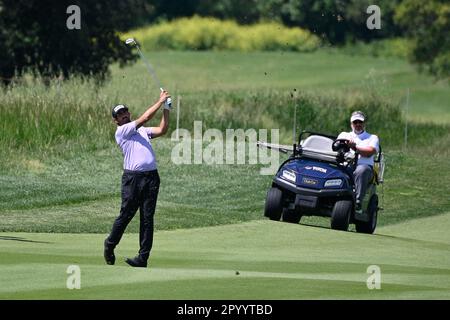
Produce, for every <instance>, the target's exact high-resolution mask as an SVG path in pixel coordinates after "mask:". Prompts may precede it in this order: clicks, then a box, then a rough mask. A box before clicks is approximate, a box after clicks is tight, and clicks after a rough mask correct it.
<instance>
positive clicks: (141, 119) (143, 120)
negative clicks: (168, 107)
mask: <svg viewBox="0 0 450 320" xmlns="http://www.w3.org/2000/svg"><path fill="white" fill-rule="evenodd" d="M162 104H163V102H161V101H158V102H156V103H155V104H154V105H152V106H151V107H150V108H148V109H147V111H145V112H144V113H143V114H142V115H141V116H140V117H139V118H138V119H137V120H136V129H137V128H139V127H141V126H142V125H143V124H144V123H146V122H147V121H149V120H150V119H151V118H153V116H154V115H155V113H156V111H158V109H159V108H160V107H161V105H162Z"/></svg>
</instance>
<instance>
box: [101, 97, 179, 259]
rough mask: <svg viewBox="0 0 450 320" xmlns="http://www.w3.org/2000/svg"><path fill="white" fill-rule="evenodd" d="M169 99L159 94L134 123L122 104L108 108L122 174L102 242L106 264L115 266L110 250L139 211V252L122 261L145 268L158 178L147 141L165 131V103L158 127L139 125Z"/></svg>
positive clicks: (112, 253)
mask: <svg viewBox="0 0 450 320" xmlns="http://www.w3.org/2000/svg"><path fill="white" fill-rule="evenodd" d="M169 97H170V95H169V93H168V92H167V91H162V92H161V93H160V97H159V100H158V101H157V102H156V103H155V104H154V105H153V106H151V107H149V108H148V109H147V111H145V112H144V113H143V114H142V115H141V116H140V117H139V118H138V119H137V120H135V121H131V114H130V113H129V112H128V107H127V106H126V105H123V104H119V105H117V106H115V107H114V108H113V109H112V117H113V120H114V122H115V123H116V124H117V130H116V135H115V136H116V142H117V144H118V145H119V147H120V148H121V149H122V153H123V156H124V163H123V168H124V171H123V175H122V205H121V208H120V214H119V216H118V217H117V218H116V220H115V221H114V224H113V227H112V231H111V233H110V235H109V236H108V237H107V238H106V240H105V243H104V246H105V248H104V257H105V261H106V263H107V264H111V265H112V264H114V263H115V260H116V258H115V255H114V248H115V247H116V246H117V245H118V244H119V242H120V239H121V238H122V235H123V233H124V231H125V229H126V227H127V225H128V224H129V223H130V221H131V219H132V218H133V217H134V215H135V214H136V211H137V209H138V208H139V210H140V229H139V245H140V249H139V253H138V255H137V256H136V257H134V258H131V259H130V258H127V259H126V260H125V261H126V262H127V263H128V264H129V265H130V266H133V267H144V268H145V267H147V260H148V258H149V256H150V250H151V249H152V244H153V216H154V214H155V207H156V200H157V197H158V191H159V175H158V171H157V168H156V159H155V153H154V151H153V148H152V144H151V140H152V139H155V138H157V137H160V136H162V135H163V134H165V133H166V132H167V128H168V125H169V110H170V105H168V104H167V103H166V104H165V106H164V111H163V116H162V119H161V122H160V123H159V126H158V127H143V125H144V124H145V123H146V122H147V121H149V120H150V119H152V118H153V116H154V115H155V114H156V112H157V111H158V109H159V108H160V107H161V106H162V105H163V104H164V103H165V101H166V100H167V98H169Z"/></svg>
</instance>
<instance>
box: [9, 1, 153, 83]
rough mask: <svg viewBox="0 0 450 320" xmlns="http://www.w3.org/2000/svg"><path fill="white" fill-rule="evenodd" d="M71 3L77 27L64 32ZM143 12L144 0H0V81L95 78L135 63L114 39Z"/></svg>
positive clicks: (120, 43) (120, 42)
mask: <svg viewBox="0 0 450 320" xmlns="http://www.w3.org/2000/svg"><path fill="white" fill-rule="evenodd" d="M70 5H77V6H78V7H79V8H80V13H81V20H80V21H81V29H79V30H78V29H73V30H69V29H68V27H67V25H66V22H67V19H68V18H69V17H70V15H71V14H70V13H67V12H66V11H67V8H68V7H69V6H70ZM148 10H149V6H148V5H147V4H146V1H145V0H119V1H108V0H96V1H89V0H60V1H58V0H0V77H2V78H3V80H5V79H6V82H7V79H9V78H12V77H13V76H14V75H18V76H20V75H22V74H24V73H25V72H33V73H35V74H40V75H42V76H44V77H48V76H55V75H61V74H62V75H63V76H64V77H66V78H68V77H70V76H71V75H89V76H91V75H92V76H97V77H98V78H100V79H103V78H104V77H105V76H106V75H107V74H108V66H109V65H110V64H111V63H114V62H119V63H120V65H121V66H123V65H124V64H126V63H127V62H130V61H133V60H135V59H136V58H137V57H136V54H134V53H132V51H131V50H130V49H129V48H127V47H126V46H125V45H124V44H123V42H122V41H121V40H120V39H119V36H118V32H121V31H126V30H127V29H129V28H130V27H132V26H133V24H134V21H135V20H136V19H139V17H142V15H143V14H145V12H147V11H148Z"/></svg>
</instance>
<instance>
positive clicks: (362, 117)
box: [350, 111, 366, 122]
mask: <svg viewBox="0 0 450 320" xmlns="http://www.w3.org/2000/svg"><path fill="white" fill-rule="evenodd" d="M356 120H359V121H362V122H364V121H366V116H365V115H364V113H362V112H361V111H355V112H353V113H352V116H351V118H350V122H353V121H356Z"/></svg>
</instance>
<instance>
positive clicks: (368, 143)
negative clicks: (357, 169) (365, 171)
mask: <svg viewBox="0 0 450 320" xmlns="http://www.w3.org/2000/svg"><path fill="white" fill-rule="evenodd" d="M337 138H338V139H348V140H353V141H354V142H355V143H356V146H358V147H373V148H375V149H376V150H377V153H378V151H379V150H380V142H379V139H378V137H377V136H376V135H374V134H370V133H368V132H366V131H363V132H362V133H361V134H356V133H354V132H353V131H351V132H341V133H340V134H339V136H338V137H337ZM374 159H375V155H372V156H370V157H363V156H362V155H360V157H359V159H358V164H367V165H370V166H373V164H374Z"/></svg>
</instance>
